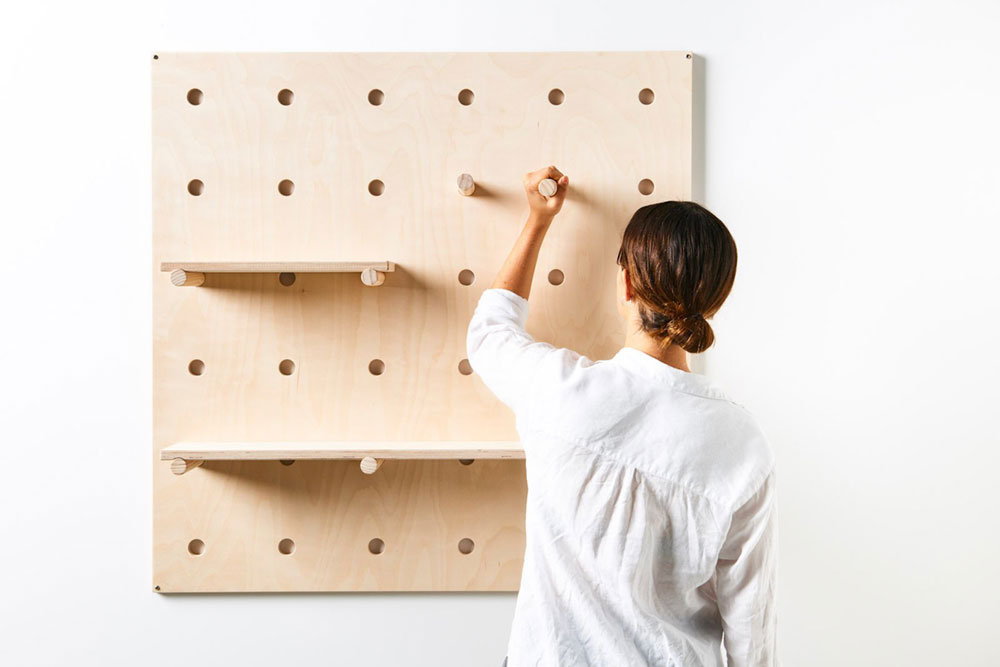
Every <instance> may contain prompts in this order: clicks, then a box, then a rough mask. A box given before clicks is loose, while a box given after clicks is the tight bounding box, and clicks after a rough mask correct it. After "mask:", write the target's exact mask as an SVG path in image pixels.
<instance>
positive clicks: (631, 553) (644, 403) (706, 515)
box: [468, 289, 774, 667]
mask: <svg viewBox="0 0 1000 667" xmlns="http://www.w3.org/2000/svg"><path fill="white" fill-rule="evenodd" d="M527 309H528V304H527V301H526V300H525V299H523V298H521V297H520V296H518V295H517V294H514V293H513V292H509V291H507V290H503V289H491V290H487V291H486V292H484V294H483V296H482V298H481V300H480V302H479V306H478V307H477V309H476V313H475V315H474V317H473V320H472V322H471V324H470V327H469V337H468V348H469V359H470V362H471V363H472V366H473V368H474V369H475V370H476V372H477V373H478V374H479V375H480V377H481V378H482V379H483V381H484V382H485V383H486V384H487V385H488V386H489V387H490V389H491V390H493V391H494V393H496V394H497V396H499V397H500V398H501V399H502V400H504V402H506V403H507V404H508V405H509V406H510V407H511V408H512V409H513V410H514V412H515V415H516V417H517V426H518V431H519V434H520V436H521V441H522V443H523V446H524V449H525V455H526V465H527V475H528V502H527V514H526V531H527V542H526V549H525V563H524V570H523V575H522V582H521V589H520V593H519V595H518V601H517V611H516V614H515V618H514V624H513V628H512V632H511V641H510V646H509V660H510V662H509V665H510V667H520V666H521V665H536V664H538V665H643V664H649V665H720V664H724V663H723V662H722V657H721V652H720V643H721V640H722V633H723V629H725V631H726V635H727V637H726V646H727V649H728V651H729V652H730V663H729V664H734V665H743V664H754V665H756V664H769V663H770V662H771V661H772V657H771V656H770V652H771V651H772V650H773V645H772V641H771V638H772V637H773V623H774V613H773V609H770V601H771V599H772V594H771V593H772V591H771V587H772V586H773V573H774V562H773V558H774V556H773V553H774V552H773V549H772V545H771V542H772V541H773V539H774V524H773V521H772V511H773V498H772V478H773V475H772V473H773V456H772V454H771V451H770V448H769V446H768V445H767V443H766V441H765V440H764V438H763V437H762V435H761V433H760V430H759V428H758V427H757V425H756V422H755V421H754V419H753V418H752V417H751V416H750V415H749V414H748V413H747V412H746V411H745V410H744V409H743V408H741V407H740V406H738V405H736V404H735V403H733V402H732V401H730V400H729V399H728V398H726V396H725V395H724V394H723V393H722V392H721V391H720V390H719V389H718V388H716V387H715V386H714V385H713V384H712V383H711V382H710V381H709V380H707V379H706V378H705V377H704V376H700V375H696V374H692V373H687V372H684V371H682V370H679V369H676V368H673V367H671V366H668V365H666V364H664V363H662V362H661V361H659V360H657V359H655V358H653V357H651V356H649V355H647V354H645V353H644V352H641V351H639V350H637V349H634V348H631V347H625V348H622V349H621V350H620V351H619V352H618V354H616V355H615V357H614V358H612V359H609V360H606V361H598V362H593V361H591V360H589V359H587V358H586V357H581V356H579V355H577V354H576V353H574V352H572V351H570V350H565V349H557V348H554V347H552V346H550V345H547V344H545V343H537V342H534V341H533V340H532V339H531V337H530V336H529V335H528V334H527V333H526V332H525V330H524V324H525V321H526V319H527ZM717 600H718V602H717Z"/></svg>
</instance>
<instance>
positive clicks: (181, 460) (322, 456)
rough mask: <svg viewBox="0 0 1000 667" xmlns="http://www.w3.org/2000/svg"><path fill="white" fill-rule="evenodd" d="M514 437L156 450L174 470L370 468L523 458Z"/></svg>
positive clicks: (199, 444)
mask: <svg viewBox="0 0 1000 667" xmlns="http://www.w3.org/2000/svg"><path fill="white" fill-rule="evenodd" d="M523 458H524V449H523V448H522V447H521V443H520V442H516V441H513V442H511V441H474V440H473V441H468V440H463V441H455V442H451V441H445V442H437V441H405V442H392V441H382V440H380V441H372V442H366V441H315V442H313V441H309V442H178V443H175V444H173V445H170V446H169V447H164V448H163V449H161V450H160V459H161V460H163V461H170V462H171V466H170V469H171V470H172V471H173V472H174V473H175V474H178V475H179V474H183V473H185V472H187V471H188V470H191V469H192V468H196V467H198V466H199V465H201V464H202V463H203V462H205V461H282V460H296V459H312V460H325V461H329V460H344V459H347V460H358V459H360V460H361V470H363V471H364V472H366V473H368V474H371V473H373V472H375V470H377V469H378V467H379V466H380V465H381V463H382V461H383V460H384V459H523Z"/></svg>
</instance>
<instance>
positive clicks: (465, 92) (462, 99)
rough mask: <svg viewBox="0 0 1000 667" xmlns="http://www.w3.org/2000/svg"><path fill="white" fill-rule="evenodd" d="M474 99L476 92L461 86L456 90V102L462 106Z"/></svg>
mask: <svg viewBox="0 0 1000 667" xmlns="http://www.w3.org/2000/svg"><path fill="white" fill-rule="evenodd" d="M475 99H476V94H475V93H474V92H472V91H471V90H469V89H468V88H463V89H462V90H460V91H458V103H459V104H461V105H462V106H464V107H467V106H469V105H470V104H472V101H473V100H475Z"/></svg>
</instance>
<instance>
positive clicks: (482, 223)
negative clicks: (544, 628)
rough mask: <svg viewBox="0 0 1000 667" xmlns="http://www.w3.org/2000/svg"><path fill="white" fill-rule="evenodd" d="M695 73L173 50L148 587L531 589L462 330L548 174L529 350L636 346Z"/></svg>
mask: <svg viewBox="0 0 1000 667" xmlns="http://www.w3.org/2000/svg"><path fill="white" fill-rule="evenodd" d="M691 65H692V60H691V54H689V53H685V52H635V53H548V54H541V53H493V54H490V53H456V54H447V53H434V54H410V53H368V54H350V53H315V54H177V53H158V54H156V55H154V56H153V61H152V82H153V87H152V103H153V115H152V123H153V125H152V130H153V174H152V175H153V230H154V245H153V255H154V257H153V260H154V261H153V264H154V266H153V317H154V323H153V324H154V326H153V338H154V339H153V382H154V388H153V401H154V405H153V459H154V461H153V494H154V503H153V510H154V517H153V528H154V530H153V534H154V549H153V558H154V562H153V586H154V589H155V590H158V591H162V592H174V591H194V592H207V591H485V590H491V591H513V590H517V587H518V584H519V579H520V572H521V565H522V558H523V553H524V507H525V493H526V485H525V470H524V462H523V460H516V457H518V456H523V454H519V452H518V449H517V442H516V441H517V433H516V431H515V428H514V420H513V416H512V414H511V413H510V412H509V411H508V410H507V408H506V407H504V406H503V405H502V404H501V403H499V402H498V401H497V399H496V398H494V397H493V395H492V394H491V393H490V392H489V391H488V390H487V389H486V387H485V386H484V385H483V383H482V382H481V381H480V380H479V378H478V377H477V376H476V375H475V373H474V372H472V369H471V368H470V367H469V366H468V362H467V360H466V359H465V355H466V352H465V333H466V328H467V326H468V322H469V319H470V317H471V315H472V312H473V310H474V308H475V304H476V301H477V300H478V298H479V295H480V294H481V293H482V291H483V290H484V289H486V288H487V287H489V285H490V283H491V282H492V280H493V277H494V276H495V274H496V272H497V270H498V269H499V267H500V266H501V264H502V263H503V260H504V258H505V257H506V254H507V252H508V251H509V249H510V247H511V245H512V243H513V241H514V239H515V237H516V236H517V234H518V232H519V231H520V228H521V226H522V224H523V222H524V219H525V215H526V213H527V204H526V202H525V197H524V193H523V190H522V186H521V176H522V174H523V173H524V172H526V171H529V170H534V169H537V168H540V167H542V166H544V165H548V164H555V165H557V166H558V167H559V168H560V169H561V170H563V171H564V172H565V173H566V174H568V175H569V176H570V183H571V193H570V195H569V198H568V200H567V202H566V203H565V205H564V207H563V212H562V213H561V214H560V216H559V217H558V218H557V219H556V221H555V223H554V224H553V226H552V228H551V230H550V231H549V234H548V237H547V239H546V242H545V245H544V247H543V248H542V251H541V254H540V256H539V260H538V272H537V275H536V279H535V286H534V288H533V290H532V294H531V314H530V317H529V322H528V329H529V331H530V332H531V333H532V334H533V335H535V336H536V338H538V339H542V340H546V341H548V342H551V343H553V344H555V345H559V346H566V347H571V348H574V349H576V350H578V351H580V352H582V353H584V354H586V355H588V356H590V357H592V358H608V357H610V356H612V355H613V354H614V353H615V352H616V351H617V350H618V349H619V347H620V345H621V342H622V340H623V335H624V332H623V325H622V323H621V322H620V320H619V318H618V316H617V312H616V308H615V301H614V292H615V271H616V265H615V255H616V253H617V250H618V245H619V243H620V240H621V233H622V230H623V229H624V226H625V224H626V223H627V222H628V219H629V217H630V216H631V214H632V212H633V211H634V210H635V209H636V208H637V207H639V206H641V205H643V204H647V203H651V202H653V201H661V200H665V199H688V198H689V197H690V181H691V72H692V67H691ZM463 174H468V175H469V176H471V178H472V182H473V183H474V184H475V186H474V191H472V192H471V194H463V192H462V190H465V191H466V193H468V192H469V189H470V188H469V185H470V181H469V180H468V177H466V178H465V179H464V180H463V182H462V183H461V184H459V178H460V176H461V175H463ZM170 271H173V273H171V272H170ZM171 448H173V449H171ZM185 448H186V449H185ZM369 448H370V450H371V452H372V453H373V455H374V458H375V460H376V467H377V470H374V472H373V474H366V473H365V472H363V471H362V470H361V468H360V466H359V459H360V458H362V456H365V455H366V452H367V451H368V449H369ZM171 452H173V453H172V454H171ZM164 458H168V459H170V458H172V460H163V459H164ZM512 458H514V460H511V459H512ZM378 463H381V465H380V467H378V466H377V464H378ZM178 473H183V474H178Z"/></svg>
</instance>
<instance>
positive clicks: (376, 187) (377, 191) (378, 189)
mask: <svg viewBox="0 0 1000 667" xmlns="http://www.w3.org/2000/svg"><path fill="white" fill-rule="evenodd" d="M368 192H369V194H371V195H372V196H373V197H379V196H381V195H382V193H383V192H385V183H383V182H382V181H380V180H378V179H377V178H376V179H375V180H373V181H371V182H370V183H368Z"/></svg>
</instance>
